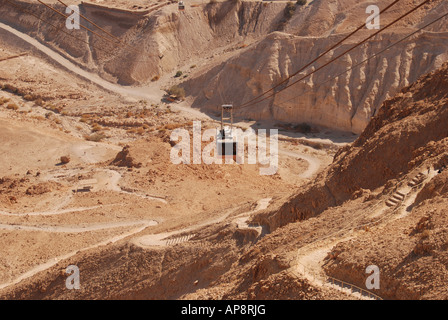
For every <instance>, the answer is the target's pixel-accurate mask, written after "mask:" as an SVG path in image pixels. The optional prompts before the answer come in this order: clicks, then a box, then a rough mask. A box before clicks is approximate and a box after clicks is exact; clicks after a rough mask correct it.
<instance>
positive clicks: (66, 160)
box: [60, 156, 70, 164]
mask: <svg viewBox="0 0 448 320" xmlns="http://www.w3.org/2000/svg"><path fill="white" fill-rule="evenodd" d="M60 160H61V163H62V164H67V163H69V162H70V156H62V157H61V159H60Z"/></svg>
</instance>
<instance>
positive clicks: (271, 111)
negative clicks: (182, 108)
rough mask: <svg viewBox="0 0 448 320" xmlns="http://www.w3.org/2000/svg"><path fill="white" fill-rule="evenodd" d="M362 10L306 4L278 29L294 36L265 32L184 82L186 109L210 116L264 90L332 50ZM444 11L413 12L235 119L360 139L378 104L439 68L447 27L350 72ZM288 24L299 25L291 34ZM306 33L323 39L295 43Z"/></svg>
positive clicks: (387, 19)
mask: <svg viewBox="0 0 448 320" xmlns="http://www.w3.org/2000/svg"><path fill="white" fill-rule="evenodd" d="M346 2H347V4H348V2H350V1H346ZM351 3H352V5H354V4H353V2H351ZM362 4H366V3H365V2H363V1H361V3H358V4H356V6H355V8H352V7H350V6H348V8H349V10H348V12H349V14H351V16H350V15H347V14H346V13H342V10H343V7H342V6H339V5H338V6H336V5H335V3H333V5H331V1H329V2H326V3H324V2H322V1H320V2H319V1H318V2H317V3H316V4H314V2H313V6H314V7H313V8H311V6H310V7H309V8H304V9H302V10H299V12H297V13H296V16H294V18H293V19H292V20H291V21H290V24H289V25H288V28H286V32H295V33H296V34H298V35H294V34H289V33H280V32H276V33H272V34H270V35H268V36H267V37H266V38H265V39H263V40H262V41H261V42H259V43H257V44H255V45H253V46H251V47H249V48H247V49H246V50H245V51H244V52H242V53H241V54H240V55H238V56H236V57H233V58H232V59H230V60H229V61H227V62H226V63H225V64H223V65H222V66H221V67H220V69H219V70H213V71H212V72H210V73H209V74H207V75H206V76H204V77H202V78H201V79H196V80H192V81H191V82H187V83H186V84H185V85H186V86H187V92H190V93H191V94H192V96H194V97H196V99H195V102H194V104H193V106H196V107H202V108H204V109H212V110H213V109H217V108H218V107H219V106H220V105H221V104H222V103H229V102H233V103H234V104H235V105H238V104H241V103H244V102H246V101H249V100H251V99H252V98H253V97H255V96H257V95H258V94H260V93H262V92H264V91H266V90H268V89H270V88H271V87H272V86H273V85H274V84H276V83H278V82H279V81H280V80H282V79H285V78H286V77H288V76H289V75H290V74H292V73H294V72H295V71H296V70H299V69H300V68H301V67H302V66H304V65H305V64H307V63H308V62H309V61H312V60H313V59H314V58H316V57H317V56H318V55H319V54H321V53H322V52H324V51H325V50H326V49H327V48H328V47H330V46H331V45H332V44H334V43H336V42H337V41H338V40H339V39H341V38H342V37H343V36H342V34H345V33H346V32H347V31H350V30H352V29H353V27H354V26H358V25H359V24H361V23H362V21H359V20H360V19H359V17H358V16H359V15H361V16H364V15H365V14H364V11H365V6H364V7H363V5H362ZM385 4H386V1H382V5H383V6H385ZM446 7H447V4H446V3H440V2H439V4H438V5H436V4H435V3H433V8H430V7H426V8H425V9H421V10H420V11H419V12H418V13H419V14H416V15H413V16H412V19H408V21H406V23H407V24H409V25H406V26H403V23H400V25H401V26H400V25H399V26H400V27H399V28H394V29H393V31H387V32H385V33H384V34H380V35H378V36H377V37H375V38H374V39H373V40H372V41H369V42H368V43H366V44H364V45H363V46H361V47H360V48H357V49H356V50H354V51H352V52H350V53H349V54H348V55H346V56H344V57H342V58H340V59H339V60H338V61H337V62H336V63H333V64H331V65H330V66H328V67H327V68H325V69H322V70H321V71H319V72H317V73H315V74H314V75H312V76H311V77H310V78H308V79H306V80H304V81H301V82H299V83H298V84H296V85H294V86H292V87H291V88H289V89H287V90H285V91H282V92H281V93H278V94H276V95H275V96H274V97H272V98H269V99H267V100H265V101H263V102H261V103H257V104H255V105H253V106H251V107H248V108H243V109H242V110H241V111H240V112H239V115H240V116H242V117H245V118H252V119H261V120H271V119H272V120H278V121H285V122H308V123H313V124H317V125H322V126H326V127H330V128H337V129H342V130H348V131H352V132H354V133H361V132H362V130H363V129H364V128H365V127H366V125H367V123H368V122H369V120H370V118H371V117H372V116H373V115H375V113H376V112H377V110H378V108H379V107H380V105H381V103H382V102H383V101H385V100H386V99H388V98H390V97H392V96H394V95H395V94H396V93H397V92H398V91H399V90H400V89H401V88H403V87H404V86H407V85H408V84H409V83H412V82H414V81H415V80H417V79H418V77H419V76H421V75H422V74H426V73H428V72H430V71H432V70H434V69H436V68H438V67H440V66H441V64H442V63H443V62H444V61H446V59H447V58H448V49H447V48H448V33H447V31H448V27H447V26H448V24H447V21H444V23H443V22H442V23H439V24H438V25H434V26H433V27H432V28H428V30H427V31H425V32H421V33H418V34H416V35H415V36H413V37H411V38H409V39H406V40H405V41H403V42H401V43H400V44H398V45H396V46H394V47H392V48H391V49H390V50H387V51H386V52H384V53H383V54H381V55H380V56H378V57H375V58H373V59H372V60H370V61H369V62H367V63H364V64H362V65H360V66H358V67H355V66H356V65H358V64H359V63H360V62H363V61H364V60H365V59H367V58H368V57H371V56H372V55H374V54H375V53H377V52H379V51H381V50H383V49H385V48H386V47H387V46H389V45H391V44H392V43H395V42H397V41H399V40H401V39H402V38H403V37H405V36H406V35H407V34H409V33H411V32H413V31H415V28H417V27H418V26H420V25H423V24H425V23H428V22H430V21H431V20H432V19H435V17H437V16H438V15H437V14H436V13H437V12H444V11H443V10H446ZM346 8H347V7H346ZM443 8H445V9H443ZM355 9H356V10H355ZM442 9H443V10H442ZM363 10H364V11H363ZM406 10H409V3H407V4H406V5H404V6H403V7H400V8H396V10H391V12H390V13H389V14H387V15H386V14H385V18H384V19H383V23H384V24H386V23H388V22H390V20H392V18H397V17H398V16H400V15H401V14H403V13H404V12H405V11H406ZM322 12H324V13H325V17H328V19H329V20H328V21H326V22H325V24H324V25H320V26H318V25H316V24H317V23H318V22H319V21H321V20H319V19H317V18H318V17H319V15H320V14H323V13H322ZM365 16H367V15H365ZM300 17H301V18H300ZM311 17H316V19H317V21H315V22H313V21H312V19H311ZM321 18H322V17H321ZM321 22H322V21H321ZM349 22H350V23H349ZM293 23H296V24H299V25H300V24H301V23H302V24H301V25H300V27H299V26H297V25H293ZM384 24H383V25H384ZM372 32H374V31H368V30H364V31H363V32H361V33H360V34H359V36H357V37H356V38H354V39H353V40H349V41H347V42H346V43H345V44H343V45H342V46H341V47H339V48H337V49H336V50H335V51H333V52H331V53H330V54H328V55H327V56H326V57H324V58H323V59H322V60H321V61H319V62H317V63H316V64H315V65H313V66H312V67H311V68H310V69H308V70H307V71H306V72H303V73H301V74H299V75H297V76H295V77H293V78H291V80H289V82H288V84H290V83H292V82H294V81H295V80H297V79H299V78H300V77H302V76H303V75H305V74H306V73H308V72H310V71H312V70H314V69H316V68H318V67H319V66H321V65H322V64H323V63H325V62H326V61H328V60H330V59H331V57H335V56H338V55H339V54H341V53H342V52H344V51H345V50H347V49H349V48H351V47H352V46H353V45H354V44H355V41H354V40H358V39H364V38H367V37H368V36H369V35H370V34H372ZM306 33H309V34H320V35H322V34H324V35H325V36H312V37H310V36H309V35H308V36H302V34H306ZM351 68H353V69H352V70H350V71H348V72H345V71H346V70H348V69H351ZM285 85H286V84H285ZM279 89H281V87H280V88H279ZM277 91H278V90H277Z"/></svg>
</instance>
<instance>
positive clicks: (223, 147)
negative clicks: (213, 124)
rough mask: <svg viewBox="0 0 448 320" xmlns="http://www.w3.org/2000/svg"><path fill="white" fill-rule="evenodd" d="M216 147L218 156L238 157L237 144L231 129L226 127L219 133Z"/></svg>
mask: <svg viewBox="0 0 448 320" xmlns="http://www.w3.org/2000/svg"><path fill="white" fill-rule="evenodd" d="M216 145H217V149H218V156H222V157H226V156H231V157H236V155H237V142H236V141H235V140H234V137H233V135H232V130H231V129H230V128H229V127H227V126H226V127H224V128H223V129H221V130H219V131H218V134H217V137H216Z"/></svg>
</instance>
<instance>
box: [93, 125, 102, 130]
mask: <svg viewBox="0 0 448 320" xmlns="http://www.w3.org/2000/svg"><path fill="white" fill-rule="evenodd" d="M101 129H102V127H101V126H100V125H99V124H98V123H95V124H94V125H93V127H92V132H98V131H101Z"/></svg>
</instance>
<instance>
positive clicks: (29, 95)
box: [23, 94, 36, 101]
mask: <svg viewBox="0 0 448 320" xmlns="http://www.w3.org/2000/svg"><path fill="white" fill-rule="evenodd" d="M23 99H25V100H26V101H34V100H36V97H35V96H33V95H32V94H26V95H24V96H23Z"/></svg>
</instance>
